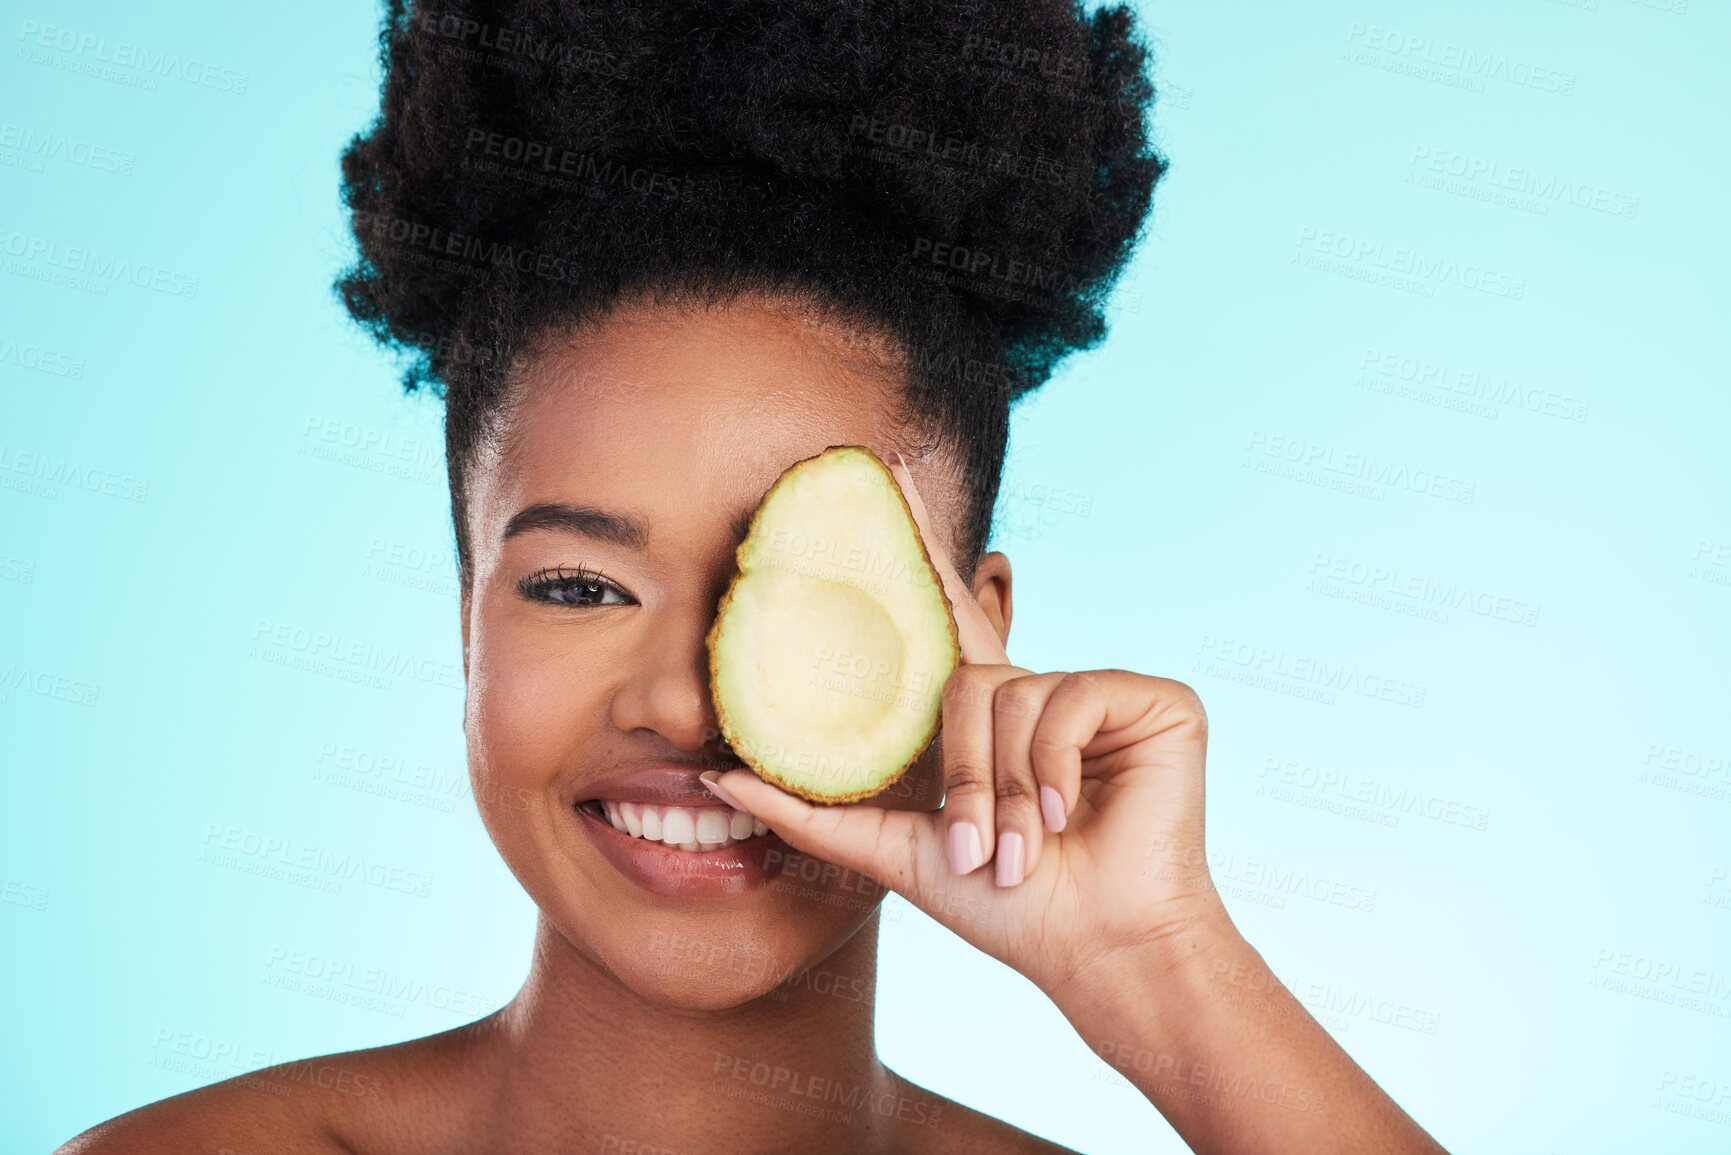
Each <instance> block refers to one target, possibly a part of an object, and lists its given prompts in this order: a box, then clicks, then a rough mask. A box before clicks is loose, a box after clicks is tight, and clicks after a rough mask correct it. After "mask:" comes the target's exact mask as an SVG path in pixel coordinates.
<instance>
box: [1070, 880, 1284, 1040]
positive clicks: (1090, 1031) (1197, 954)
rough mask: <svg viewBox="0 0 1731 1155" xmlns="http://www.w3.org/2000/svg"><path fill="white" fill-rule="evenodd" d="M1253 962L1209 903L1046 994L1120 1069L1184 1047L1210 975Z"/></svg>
mask: <svg viewBox="0 0 1731 1155" xmlns="http://www.w3.org/2000/svg"><path fill="white" fill-rule="evenodd" d="M1255 954H1256V952H1255V949H1254V948H1253V947H1251V945H1250V944H1249V943H1248V942H1247V941H1245V939H1244V937H1243V935H1241V934H1239V932H1238V928H1237V927H1236V926H1234V925H1233V923H1232V919H1231V917H1230V916H1229V915H1228V914H1227V913H1226V909H1225V907H1223V906H1221V905H1220V904H1219V903H1218V902H1215V903H1214V904H1212V905H1211V906H1207V907H1204V908H1202V909H1199V910H1198V911H1197V912H1195V913H1194V914H1191V915H1188V916H1186V917H1183V918H1180V919H1177V920H1174V921H1173V922H1171V923H1169V924H1167V925H1166V926H1164V927H1162V928H1160V929H1159V930H1158V931H1155V932H1151V933H1150V934H1149V935H1148V936H1147V937H1146V938H1144V939H1142V940H1140V941H1138V942H1136V943H1134V944H1131V945H1125V946H1122V947H1119V948H1117V949H1116V950H1111V951H1107V952H1102V953H1101V954H1099V955H1098V956H1096V957H1094V958H1092V959H1090V960H1088V961H1087V962H1086V963H1084V964H1082V965H1081V966H1078V967H1077V968H1076V969H1075V970H1074V971H1072V972H1071V973H1070V974H1068V975H1066V976H1065V977H1064V978H1063V979H1062V980H1060V981H1059V982H1057V983H1056V984H1054V985H1053V986H1052V987H1050V988H1048V989H1047V994H1048V995H1049V996H1050V997H1051V999H1052V1001H1053V1002H1054V1003H1055V1004H1056V1005H1057V1007H1058V1009H1059V1010H1060V1011H1062V1012H1063V1013H1064V1017H1065V1018H1067V1019H1068V1020H1069V1021H1070V1024H1071V1025H1072V1026H1074V1027H1075V1028H1076V1031H1077V1033H1079V1034H1080V1035H1081V1036H1082V1037H1083V1038H1084V1039H1086V1040H1087V1041H1088V1044H1089V1046H1091V1047H1093V1049H1094V1051H1095V1053H1096V1054H1098V1055H1099V1056H1100V1057H1101V1058H1102V1059H1104V1060H1105V1061H1106V1062H1108V1063H1112V1064H1113V1065H1114V1066H1126V1065H1129V1064H1130V1063H1132V1062H1134V1055H1135V1053H1136V1052H1137V1051H1148V1050H1150V1049H1151V1048H1152V1049H1155V1050H1159V1049H1161V1048H1167V1049H1169V1048H1170V1047H1171V1046H1172V1045H1173V1044H1175V1043H1177V1042H1178V1041H1179V1040H1180V1039H1182V1038H1183V1037H1184V1035H1185V1034H1186V1032H1187V1031H1188V1029H1189V1027H1190V1025H1191V1024H1192V1023H1193V1022H1194V1020H1195V1019H1196V1018H1197V1016H1198V1014H1199V1013H1200V1012H1201V1011H1202V1010H1203V1009H1204V1007H1205V1005H1206V1004H1207V1003H1208V1002H1209V1001H1210V1000H1211V999H1212V997H1213V995H1212V993H1211V992H1212V986H1213V975H1214V974H1215V973H1216V972H1218V971H1219V970H1220V968H1221V967H1222V965H1223V964H1224V966H1225V968H1226V969H1227V970H1230V968H1231V967H1232V966H1233V965H1235V961H1241V960H1243V959H1244V958H1245V957H1246V956H1255ZM1257 957H1259V956H1257ZM1120 1036H1122V1037H1120Z"/></svg>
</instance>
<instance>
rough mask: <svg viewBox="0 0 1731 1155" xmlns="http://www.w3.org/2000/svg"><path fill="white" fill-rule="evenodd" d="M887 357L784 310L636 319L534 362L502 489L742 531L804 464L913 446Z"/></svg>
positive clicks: (635, 314) (555, 347)
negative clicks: (844, 451) (904, 431)
mask: <svg viewBox="0 0 1731 1155" xmlns="http://www.w3.org/2000/svg"><path fill="white" fill-rule="evenodd" d="M881 349H882V346H881V345H880V344H878V343H876V342H873V341H872V340H870V339H869V338H868V337H867V336H866V335H864V334H862V333H859V332H857V331H853V330H850V329H848V328H846V327H844V326H840V325H838V324H836V323H833V322H823V323H819V322H818V320H817V319H816V318H815V317H813V316H811V315H809V314H804V313H801V312H799V311H797V310H795V309H792V308H790V307H788V306H782V305H773V306H772V305H766V304H762V303H754V302H733V303H729V304H724V305H716V306H712V307H708V308H698V309H672V308H665V307H654V306H641V305H640V306H631V307H628V308H623V309H620V310H618V311H616V312H615V313H613V314H611V315H609V316H608V317H607V318H606V319H604V320H602V321H600V322H598V323H596V324H594V325H592V326H588V327H586V328H585V329H583V330H582V331H580V332H578V333H574V334H572V335H570V336H569V337H567V338H563V339H560V340H559V341H557V342H554V343H550V344H548V345H547V346H546V347H545V348H544V349H543V350H542V351H541V353H540V354H539V355H538V356H537V357H536V358H535V359H534V360H533V362H532V364H531V365H530V366H529V367H528V369H527V371H526V372H525V373H524V375H523V377H522V378H521V381H520V384H519V386H518V390H517V403H516V406H515V408H514V411H513V414H512V418H511V421H510V423H509V428H508V429H507V430H506V431H505V433H504V436H503V437H502V438H501V442H500V445H499V452H498V456H497V458H496V461H495V462H494V466H495V468H494V469H492V470H490V472H492V473H493V474H494V479H493V484H492V485H489V486H488V488H492V489H494V490H495V493H494V496H495V497H497V498H501V499H504V502H505V503H506V504H510V503H512V502H515V503H517V504H518V505H521V504H523V503H526V502H529V501H546V500H575V499H583V500H587V501H591V502H602V501H605V502H607V503H609V504H612V505H617V506H619V507H621V508H627V509H635V510H639V511H642V512H645V513H648V512H651V511H654V512H655V513H657V514H658V515H659V514H661V513H663V512H664V511H665V507H667V506H670V505H671V506H677V507H678V508H679V509H681V510H682V511H684V512H686V513H689V514H690V515H692V516H694V517H696V516H703V517H712V516H715V515H717V514H725V515H726V516H727V517H728V519H729V520H731V517H732V515H733V513H734V512H735V511H737V509H739V508H741V507H744V508H750V507H753V506H755V505H756V503H757V501H758V499H759V498H761V496H762V494H763V492H764V490H765V489H767V488H768V486H769V485H770V484H771V483H772V482H773V481H774V480H775V478H776V477H777V476H778V475H779V474H780V472H781V471H782V470H783V469H785V468H786V467H787V466H789V465H792V464H793V463H794V462H795V461H798V460H800V459H802V458H805V457H810V456H812V455H813V454H815V453H819V452H821V451H822V450H824V449H825V448H827V447H828V446H830V445H836V444H858V445H865V446H868V447H870V448H873V449H876V450H878V451H880V452H882V451H884V450H886V449H887V448H889V447H890V446H892V445H895V444H898V443H899V442H900V440H901V438H900V437H899V433H900V432H901V430H900V428H899V426H898V425H897V423H896V413H897V410H896V405H897V404H898V402H899V400H900V382H899V378H898V377H897V375H896V372H895V370H894V368H893V366H892V365H891V364H890V363H889V362H888V361H887V360H885V359H884V358H883V357H882V356H881Z"/></svg>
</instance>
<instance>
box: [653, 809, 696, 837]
mask: <svg viewBox="0 0 1731 1155" xmlns="http://www.w3.org/2000/svg"><path fill="white" fill-rule="evenodd" d="M696 839H697V822H696V821H695V820H694V819H693V818H692V817H691V811H689V810H687V809H685V807H683V806H669V807H668V808H667V812H666V813H665V814H663V815H662V816H661V841H663V842H666V843H668V844H670V845H672V846H683V845H684V844H685V843H687V842H694V841H696Z"/></svg>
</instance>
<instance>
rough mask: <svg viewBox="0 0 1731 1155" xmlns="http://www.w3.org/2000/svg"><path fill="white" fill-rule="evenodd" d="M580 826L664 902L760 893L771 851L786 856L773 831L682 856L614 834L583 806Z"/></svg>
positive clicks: (684, 852)
mask: <svg viewBox="0 0 1731 1155" xmlns="http://www.w3.org/2000/svg"><path fill="white" fill-rule="evenodd" d="M575 809H576V814H577V822H578V825H580V826H582V828H583V833H585V834H587V835H588V836H589V841H591V842H593V843H594V844H595V848H596V849H597V850H599V851H601V853H602V854H603V855H604V856H605V857H606V859H607V861H608V862H611V863H612V864H613V868H614V869H615V870H617V871H618V872H619V873H620V874H623V875H624V876H625V877H626V878H629V879H630V880H631V881H632V882H635V883H636V884H637V885H638V886H641V887H642V888H643V889H644V890H647V891H648V892H649V893H651V894H656V895H660V896H661V897H662V898H679V899H713V898H733V897H735V896H736V895H741V894H746V893H748V892H750V891H753V890H756V889H757V888H758V887H760V886H763V885H764V884H766V883H767V882H769V880H770V878H771V877H772V874H771V871H770V869H769V867H768V866H766V865H764V863H765V860H766V859H767V858H768V856H769V852H770V851H771V850H778V851H781V852H782V853H783V854H784V855H785V854H786V852H787V850H788V845H787V843H785V842H783V841H782V840H781V839H779V838H777V837H776V836H775V832H774V831H773V830H772V831H770V832H769V833H767V834H760V835H758V836H757V837H756V838H747V839H746V840H745V841H744V842H736V843H734V844H733V845H732V846H721V847H717V848H716V849H714V850H678V849H675V848H674V847H671V846H668V845H666V844H665V843H661V842H652V841H650V840H649V839H647V838H633V837H631V835H629V834H626V833H625V832H624V831H622V830H615V829H614V828H613V824H612V823H611V822H608V821H607V820H606V819H605V818H601V817H598V816H596V815H595V814H594V813H592V812H590V811H589V810H586V809H584V808H583V807H582V806H578V807H576V808H575Z"/></svg>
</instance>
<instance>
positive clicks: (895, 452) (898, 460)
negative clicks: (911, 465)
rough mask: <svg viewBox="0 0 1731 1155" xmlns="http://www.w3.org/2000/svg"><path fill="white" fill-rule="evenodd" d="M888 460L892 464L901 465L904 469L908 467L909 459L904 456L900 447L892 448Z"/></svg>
mask: <svg viewBox="0 0 1731 1155" xmlns="http://www.w3.org/2000/svg"><path fill="white" fill-rule="evenodd" d="M888 460H889V463H890V464H891V465H899V466H901V467H902V468H903V469H906V468H907V467H908V463H907V459H906V458H904V457H903V456H902V452H901V450H899V449H892V450H890V452H889V458H888Z"/></svg>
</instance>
